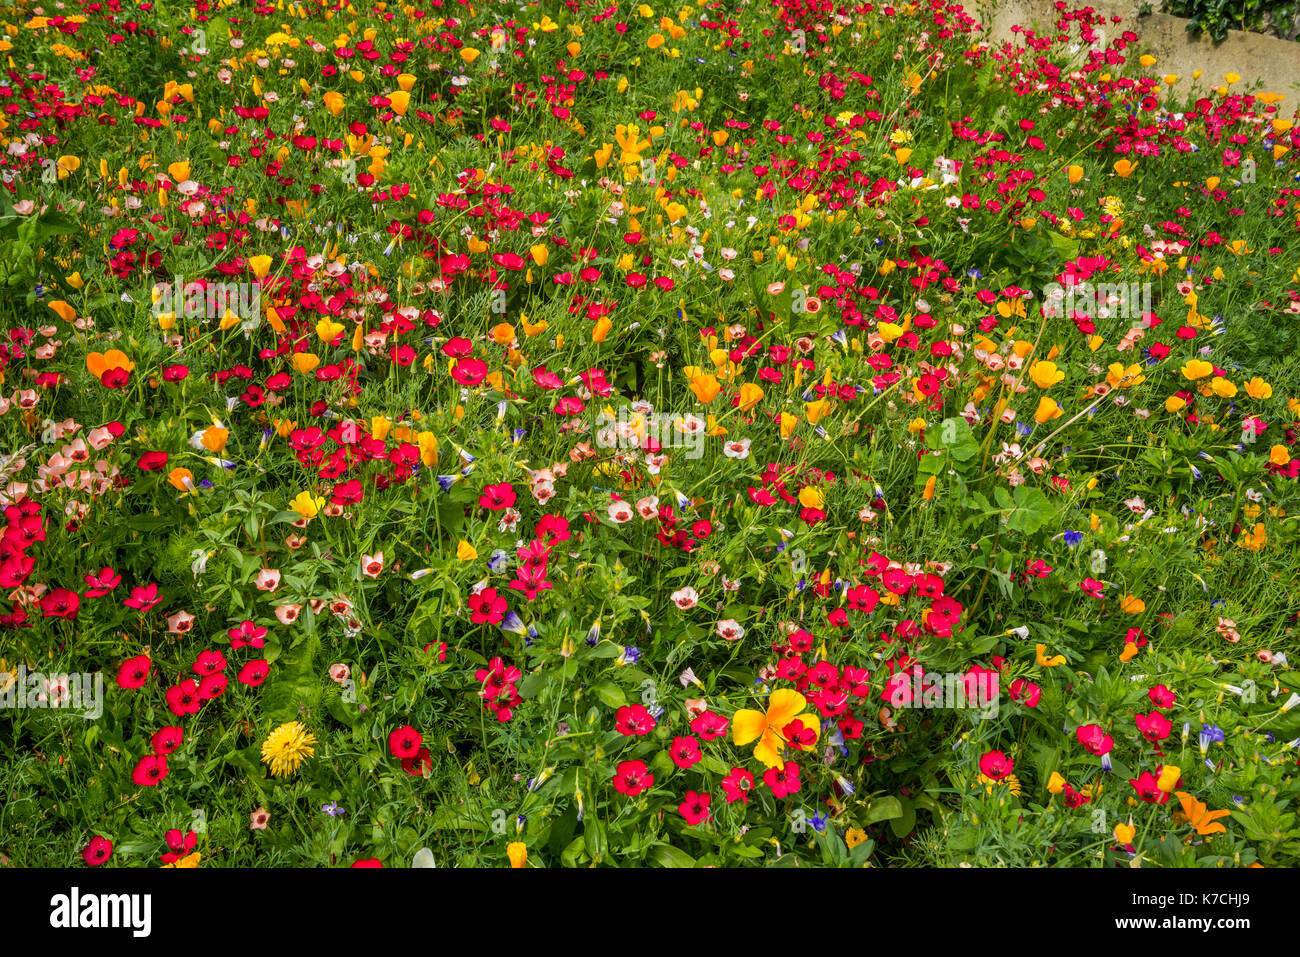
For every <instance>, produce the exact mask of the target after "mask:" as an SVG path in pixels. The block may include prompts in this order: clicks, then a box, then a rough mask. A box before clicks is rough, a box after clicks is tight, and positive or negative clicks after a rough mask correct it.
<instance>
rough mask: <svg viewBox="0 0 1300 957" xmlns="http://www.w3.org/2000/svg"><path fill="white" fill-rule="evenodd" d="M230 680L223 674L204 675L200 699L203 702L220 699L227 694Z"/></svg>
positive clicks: (200, 684)
mask: <svg viewBox="0 0 1300 957" xmlns="http://www.w3.org/2000/svg"><path fill="white" fill-rule="evenodd" d="M229 683H230V679H229V678H227V677H226V676H225V675H223V674H222V673H221V672H219V671H218V672H216V673H215V674H210V675H204V676H203V677H202V678H201V679H200V680H199V698H200V699H201V700H203V701H211V700H212V699H213V698H220V697H221V696H222V695H223V694H225V693H226V685H228V684H229Z"/></svg>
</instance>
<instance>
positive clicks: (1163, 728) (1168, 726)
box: [1133, 711, 1174, 741]
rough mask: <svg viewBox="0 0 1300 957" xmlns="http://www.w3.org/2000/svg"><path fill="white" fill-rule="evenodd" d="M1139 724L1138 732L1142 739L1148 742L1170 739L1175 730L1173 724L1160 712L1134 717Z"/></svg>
mask: <svg viewBox="0 0 1300 957" xmlns="http://www.w3.org/2000/svg"><path fill="white" fill-rule="evenodd" d="M1133 720H1134V721H1136V722H1137V727H1138V731H1140V732H1141V733H1142V737H1144V738H1146V739H1147V740H1148V741H1163V740H1164V739H1165V738H1167V737H1169V732H1170V731H1172V730H1173V727H1174V726H1173V724H1172V723H1171V722H1170V721H1169V719H1168V718H1166V717H1165V716H1164V715H1163V714H1161V713H1160V712H1159V711H1152V712H1151V713H1150V714H1146V715H1143V714H1139V715H1136V716H1134V719H1133Z"/></svg>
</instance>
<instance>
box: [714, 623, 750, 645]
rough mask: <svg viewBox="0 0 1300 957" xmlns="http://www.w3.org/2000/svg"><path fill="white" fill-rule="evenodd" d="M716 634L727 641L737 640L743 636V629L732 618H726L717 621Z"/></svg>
mask: <svg viewBox="0 0 1300 957" xmlns="http://www.w3.org/2000/svg"><path fill="white" fill-rule="evenodd" d="M718 636H719V637H720V638H725V639H727V641H739V640H740V639H741V638H744V637H745V629H744V628H742V627H741V624H740V622H738V621H736V620H735V619H734V618H726V619H724V620H722V621H720V622H718Z"/></svg>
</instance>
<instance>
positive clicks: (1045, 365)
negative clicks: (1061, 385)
mask: <svg viewBox="0 0 1300 957" xmlns="http://www.w3.org/2000/svg"><path fill="white" fill-rule="evenodd" d="M1029 378H1030V379H1032V380H1033V382H1034V385H1036V386H1038V388H1040V389H1050V388H1051V387H1052V386H1054V385H1056V383H1058V382H1060V381H1061V380H1062V379H1064V378H1065V373H1064V372H1062V371H1061V370H1059V369H1058V368H1056V363H1055V362H1035V363H1034V364H1033V365H1032V366H1030V367H1029Z"/></svg>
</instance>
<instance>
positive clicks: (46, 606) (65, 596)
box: [41, 588, 81, 620]
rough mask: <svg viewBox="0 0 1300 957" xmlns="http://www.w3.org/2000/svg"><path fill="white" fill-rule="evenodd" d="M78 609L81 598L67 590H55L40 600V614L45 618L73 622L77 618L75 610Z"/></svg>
mask: <svg viewBox="0 0 1300 957" xmlns="http://www.w3.org/2000/svg"><path fill="white" fill-rule="evenodd" d="M80 607H81V598H80V597H79V596H78V595H77V593H76V592H75V591H69V590H68V589H67V588H56V589H54V590H53V591H52V592H50V593H49V594H47V595H45V596H44V597H43V598H42V599H41V614H43V615H44V616H45V617H46V618H67V619H69V620H73V619H75V618H76V617H77V609H78V608H80Z"/></svg>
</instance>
